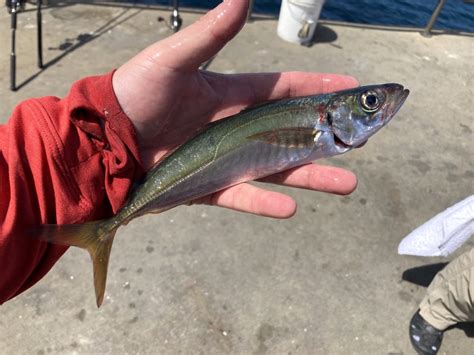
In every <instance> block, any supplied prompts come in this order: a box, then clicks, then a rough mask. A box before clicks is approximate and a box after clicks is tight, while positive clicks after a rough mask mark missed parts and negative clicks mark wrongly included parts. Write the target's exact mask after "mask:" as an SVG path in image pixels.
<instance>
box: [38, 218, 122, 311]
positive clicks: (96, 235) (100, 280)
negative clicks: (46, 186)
mask: <svg viewBox="0 0 474 355" xmlns="http://www.w3.org/2000/svg"><path fill="white" fill-rule="evenodd" d="M102 222H103V221H96V222H89V223H84V224H66V225H44V226H42V227H40V228H39V230H38V232H39V238H40V239H42V240H44V241H47V242H50V243H53V244H61V245H72V246H76V247H79V248H82V249H86V250H87V251H88V252H89V254H90V256H91V259H92V266H93V269H94V288H95V295H96V302H97V307H100V305H101V304H102V301H103V300H104V293H105V285H106V281H107V269H108V265H109V258H110V251H111V249H112V243H113V241H114V237H115V232H116V230H117V229H116V228H115V229H112V230H110V229H109V228H105V227H104V225H103V223H102Z"/></svg>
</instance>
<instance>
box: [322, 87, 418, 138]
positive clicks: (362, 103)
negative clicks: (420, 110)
mask: <svg viewBox="0 0 474 355" xmlns="http://www.w3.org/2000/svg"><path fill="white" fill-rule="evenodd" d="M408 93H409V91H408V90H406V89H404V88H403V86H402V85H399V84H384V85H372V86H365V87H360V88H355V89H351V90H347V91H342V92H339V93H336V94H335V95H334V97H333V98H332V99H331V101H330V102H329V103H328V105H327V109H326V113H327V119H328V121H329V123H330V125H331V129H332V132H333V134H334V135H335V137H336V138H337V139H339V140H340V141H341V142H343V143H344V144H345V145H347V146H350V147H357V146H359V145H361V144H363V143H364V142H365V141H367V139H368V138H369V137H370V136H372V135H373V134H374V133H375V132H377V131H378V130H379V129H380V128H382V127H383V126H384V125H385V124H387V122H389V121H390V119H391V118H392V117H393V116H394V115H395V113H396V112H397V111H398V109H399V108H400V107H401V106H402V104H403V102H404V101H405V99H406V97H407V96H408Z"/></svg>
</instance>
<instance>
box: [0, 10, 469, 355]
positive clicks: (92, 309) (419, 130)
mask: <svg viewBox="0 0 474 355" xmlns="http://www.w3.org/2000/svg"><path fill="white" fill-rule="evenodd" d="M0 10H1V11H0V43H1V53H0V55H1V57H0V72H1V73H2V74H1V76H0V103H1V105H0V117H1V118H0V120H1V121H0V122H5V121H6V120H7V119H8V116H9V114H10V112H11V110H12V109H13V107H14V106H15V105H16V104H17V103H18V102H20V101H21V100H23V99H25V98H28V97H33V96H41V95H57V96H63V95H65V94H66V93H67V91H68V88H69V87H70V85H71V83H72V82H74V81H75V80H76V79H79V78H81V77H83V76H86V75H91V74H98V73H103V72H106V71H108V70H110V69H111V68H113V67H116V66H118V65H120V63H122V62H124V61H125V60H126V59H127V58H129V57H131V56H132V55H133V54H134V53H136V52H138V51H139V50H140V49H142V48H144V47H145V46H146V45H148V44H150V43H152V42H154V41H156V40H159V39H160V38H163V37H165V36H167V35H169V34H170V33H169V31H168V30H167V29H166V28H165V27H164V26H163V25H162V24H160V23H158V22H157V21H156V17H157V16H158V15H165V16H166V17H167V16H168V13H163V12H158V11H153V10H134V9H129V10H126V9H122V8H110V7H99V6H86V5H73V6H67V7H62V8H51V9H48V10H46V11H45V13H44V32H45V35H44V37H45V48H46V50H45V62H48V61H51V60H53V61H55V62H54V64H53V65H51V66H50V67H49V68H48V69H47V70H44V71H43V72H41V73H39V72H38V70H37V69H36V68H35V62H36V60H35V54H34V53H35V51H34V49H35V36H36V28H35V16H34V12H24V13H22V14H20V16H19V31H18V52H19V57H18V72H19V73H18V74H19V75H18V82H19V83H21V82H23V81H25V80H27V79H28V78H30V77H32V76H34V79H33V80H31V81H30V82H28V83H27V85H25V86H24V87H22V88H21V90H20V91H18V92H16V93H12V92H10V91H9V90H8V86H9V75H8V74H9V68H8V65H9V59H8V48H9V45H10V41H9V31H8V28H9V17H8V15H7V13H6V11H5V9H4V8H0ZM183 17H184V21H185V24H189V23H191V22H192V21H194V20H196V18H197V16H196V15H191V14H184V15H183ZM276 25H277V23H276V22H275V21H272V20H266V21H255V22H253V23H250V24H248V25H247V26H246V27H245V28H244V29H243V31H242V32H241V34H239V36H238V37H237V38H236V39H235V40H234V41H233V42H232V43H230V44H229V45H228V46H227V47H226V48H225V49H224V50H223V51H222V52H221V53H220V55H219V56H218V57H217V58H216V59H215V60H214V62H213V63H212V64H211V66H210V68H209V69H210V70H214V71H219V72H224V73H234V72H253V71H268V70H272V71H277V70H308V71H322V72H338V73H346V74H352V75H355V76H356V77H358V78H359V79H360V81H361V83H363V84H369V83H380V82H393V81H394V82H400V83H402V84H404V85H406V86H407V87H408V88H409V89H410V90H411V94H410V97H409V99H408V101H407V102H406V104H405V106H404V107H403V109H402V110H401V112H400V113H399V114H398V116H397V117H396V119H395V120H394V121H392V123H391V124H390V125H389V126H388V127H387V128H386V129H385V130H384V131H383V132H381V133H379V134H378V135H377V136H375V137H373V138H372V139H371V141H370V142H369V143H368V144H367V145H366V146H365V147H364V148H363V149H360V150H358V151H354V152H351V153H349V154H347V155H346V156H344V157H339V158H336V159H331V160H330V161H327V162H325V163H328V164H333V165H337V166H343V167H346V168H349V169H352V170H353V171H355V172H356V173H357V175H358V177H359V186H358V188H357V190H356V191H355V192H354V193H353V194H352V195H350V196H346V197H340V196H333V195H328V194H323V193H308V192H307V191H296V190H291V191H288V190H286V189H284V188H281V187H275V189H278V190H284V191H288V192H289V193H291V195H292V196H294V197H295V198H296V199H297V201H298V203H299V210H298V213H297V214H296V216H295V217H294V218H292V219H290V220H284V221H279V220H271V219H264V218H258V217H255V216H251V215H245V214H238V213H234V212H230V211H227V210H222V209H217V208H210V207H180V208H176V209H174V210H171V211H169V212H166V213H164V214H162V215H158V216H155V215H154V216H147V217H144V218H141V219H140V220H136V221H134V222H132V223H131V224H130V225H128V226H127V227H124V228H122V229H121V230H120V231H119V237H118V238H117V239H116V243H115V246H114V250H113V253H112V259H111V265H110V271H109V282H108V288H107V297H106V300H105V302H104V305H103V306H102V308H101V309H99V310H98V309H97V308H96V306H95V299H94V295H93V286H92V275H91V265H90V262H89V257H88V255H87V254H86V253H85V252H83V251H81V250H77V249H71V250H70V251H68V253H67V254H66V255H65V256H64V257H63V258H62V259H61V260H60V262H58V264H57V265H56V266H55V267H54V269H53V270H52V271H51V272H50V273H49V274H48V275H47V276H46V277H45V278H44V279H43V280H42V281H41V282H39V283H38V284H37V285H35V286H34V287H33V288H31V289H30V290H28V291H27V292H25V293H24V294H22V295H20V296H19V297H17V298H16V299H14V300H12V301H10V302H7V303H5V304H4V305H3V306H1V307H0V353H2V354H38V355H40V354H63V353H65V354H86V353H110V354H119V353H124V354H155V353H162V354H174V353H185V354H187V353H201V354H223V353H233V354H237V353H241V354H250V353H254V354H265V353H268V354H392V355H394V354H413V353H414V352H413V350H412V349H411V346H410V343H409V339H408V336H407V332H408V321H409V319H410V317H411V315H412V313H413V312H414V311H415V310H416V309H417V305H418V303H419V301H420V300H421V299H422V297H423V295H424V292H425V288H424V287H422V286H419V285H417V284H414V283H411V282H407V281H404V280H403V279H402V275H403V273H404V272H405V271H406V270H409V269H411V268H414V267H419V266H423V265H427V264H433V263H438V262H446V261H449V260H450V258H447V259H441V258H433V259H425V258H419V257H403V256H399V255H397V245H398V243H399V241H400V240H401V239H402V238H403V237H404V236H405V235H406V234H407V233H408V232H410V231H411V230H412V229H414V228H415V227H417V226H418V225H420V224H421V223H423V222H424V221H425V220H427V219H428V218H430V217H431V216H433V215H435V214H436V213H438V212H439V211H441V210H443V209H445V208H447V207H448V206H450V205H451V204H453V203H455V202H457V201H459V200H461V199H462V198H464V197H466V196H468V195H470V194H472V193H473V190H474V189H473V187H474V186H473V179H474V165H473V163H474V161H473V155H474V154H473V153H474V139H473V130H474V122H473V121H474V117H473V107H474V102H473V97H474V96H473V94H474V93H473V89H474V87H473V72H474V70H473V69H474V68H473V63H474V47H473V46H474V44H473V42H474V39H473V38H472V37H471V38H469V37H456V36H448V35H440V36H434V37H433V38H429V39H427V38H424V37H422V36H420V35H419V34H416V33H402V32H384V31H377V30H364V29H356V28H348V27H338V26H331V27H324V28H322V29H320V30H319V31H318V34H317V36H318V38H319V42H318V43H316V44H314V45H313V46H312V47H310V48H305V47H300V46H296V45H293V44H290V43H285V42H283V41H281V40H280V39H279V38H278V37H277V36H276V35H275V32H276ZM91 36H92V37H91ZM81 38H82V39H87V38H89V39H91V40H90V41H88V42H87V43H83V44H82V45H81V42H80V39H81ZM76 45H78V47H77V48H75V47H74V46H76ZM68 46H69V49H71V48H73V49H75V50H73V51H70V52H68V51H67V50H65V49H66V48H67V47H68ZM32 119H34V118H32ZM473 246H474V242H473V241H471V242H469V243H468V245H465V246H464V247H463V248H462V250H461V251H460V252H462V251H464V250H466V249H467V248H470V247H473ZM420 275H421V276H424V278H425V279H426V278H428V279H429V276H428V275H427V274H420ZM420 275H419V276H420ZM466 332H467V333H468V334H469V336H467V335H466ZM473 333H474V329H473V327H470V328H467V330H466V331H463V330H460V329H453V330H451V331H449V332H448V333H447V334H446V336H445V341H444V344H443V347H442V351H441V353H442V354H472V351H473V350H472V349H473V345H474V342H473V339H472V337H473V336H474V335H473Z"/></svg>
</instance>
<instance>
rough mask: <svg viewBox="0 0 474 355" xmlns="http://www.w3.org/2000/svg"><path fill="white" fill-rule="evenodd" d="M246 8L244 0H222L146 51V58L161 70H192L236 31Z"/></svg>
mask: <svg viewBox="0 0 474 355" xmlns="http://www.w3.org/2000/svg"><path fill="white" fill-rule="evenodd" d="M248 6H249V5H248V0H224V1H223V2H222V3H221V4H220V5H219V6H217V7H216V8H214V9H213V10H211V11H209V12H208V13H207V14H206V15H204V16H203V17H201V19H199V20H198V21H197V22H195V23H193V24H192V25H190V26H188V27H186V28H185V29H183V30H182V31H179V32H177V33H175V34H174V35H172V36H170V37H168V38H166V39H165V40H162V41H160V42H157V43H155V44H154V45H151V46H150V47H148V48H147V49H146V50H145V51H146V54H147V56H148V58H150V59H152V61H153V62H157V63H159V65H161V66H166V67H168V68H172V69H179V70H196V69H197V68H198V67H199V66H200V65H201V64H202V63H203V62H205V61H206V60H208V59H210V58H211V57H213V56H214V55H216V54H217V53H218V52H219V51H220V50H221V49H222V47H224V46H225V44H226V43H227V42H228V41H230V40H231V39H232V38H233V37H234V36H235V35H236V34H237V33H238V32H239V31H240V29H241V28H242V27H243V25H244V24H245V19H246V16H247V11H248Z"/></svg>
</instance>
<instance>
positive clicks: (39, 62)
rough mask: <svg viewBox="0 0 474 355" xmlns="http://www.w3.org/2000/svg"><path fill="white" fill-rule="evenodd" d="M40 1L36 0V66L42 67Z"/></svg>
mask: <svg viewBox="0 0 474 355" xmlns="http://www.w3.org/2000/svg"><path fill="white" fill-rule="evenodd" d="M41 2H42V0H36V24H37V27H38V29H37V30H38V32H37V35H38V68H40V69H42V68H43V24H42V18H41Z"/></svg>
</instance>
